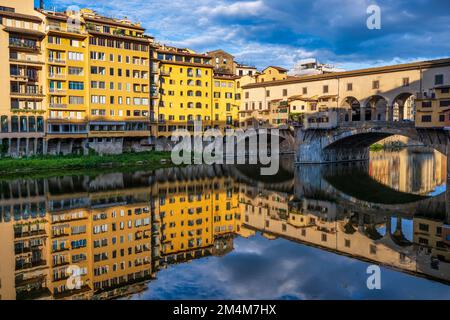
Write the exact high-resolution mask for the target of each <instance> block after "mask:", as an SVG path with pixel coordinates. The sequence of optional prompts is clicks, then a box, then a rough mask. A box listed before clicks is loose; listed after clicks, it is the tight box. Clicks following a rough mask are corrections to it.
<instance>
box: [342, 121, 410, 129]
mask: <svg viewBox="0 0 450 320" xmlns="http://www.w3.org/2000/svg"><path fill="white" fill-rule="evenodd" d="M414 126H415V124H414V122H413V121H376V120H370V121H347V122H345V121H339V122H338V127H340V128H367V127H385V128H386V127H388V128H412V127H414Z"/></svg>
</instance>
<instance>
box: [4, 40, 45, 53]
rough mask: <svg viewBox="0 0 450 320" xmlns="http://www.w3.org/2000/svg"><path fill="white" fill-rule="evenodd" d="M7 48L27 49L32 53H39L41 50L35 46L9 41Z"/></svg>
mask: <svg viewBox="0 0 450 320" xmlns="http://www.w3.org/2000/svg"><path fill="white" fill-rule="evenodd" d="M9 46H10V47H13V48H19V49H28V50H33V51H40V50H41V48H40V47H39V46H38V45H37V44H33V43H28V42H22V41H10V42H9Z"/></svg>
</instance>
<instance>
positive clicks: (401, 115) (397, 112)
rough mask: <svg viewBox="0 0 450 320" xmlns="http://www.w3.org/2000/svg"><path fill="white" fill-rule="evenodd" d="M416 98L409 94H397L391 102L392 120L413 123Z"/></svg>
mask: <svg viewBox="0 0 450 320" xmlns="http://www.w3.org/2000/svg"><path fill="white" fill-rule="evenodd" d="M415 100H416V96H415V95H414V94H413V93H411V92H403V93H400V94H398V95H397V96H396V97H395V98H394V99H393V100H392V101H393V105H392V108H393V117H392V118H393V120H394V121H414V115H415V111H416V103H415Z"/></svg>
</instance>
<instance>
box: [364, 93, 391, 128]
mask: <svg viewBox="0 0 450 320" xmlns="http://www.w3.org/2000/svg"><path fill="white" fill-rule="evenodd" d="M365 102H366V103H365V105H364V115H363V117H364V120H365V121H387V120H388V119H389V111H390V110H389V99H388V98H386V97H384V96H382V95H378V94H377V95H373V96H370V97H368V98H367V99H366V100H365Z"/></svg>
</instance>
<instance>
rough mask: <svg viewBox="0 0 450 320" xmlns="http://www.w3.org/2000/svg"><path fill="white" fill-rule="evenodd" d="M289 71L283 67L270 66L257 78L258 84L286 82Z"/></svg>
mask: <svg viewBox="0 0 450 320" xmlns="http://www.w3.org/2000/svg"><path fill="white" fill-rule="evenodd" d="M287 72H288V70H287V69H284V68H282V67H276V66H269V67H267V68H265V69H264V70H263V71H262V72H261V73H260V74H258V76H257V78H256V82H261V83H262V82H270V81H278V80H286V79H287V78H288V75H287Z"/></svg>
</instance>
